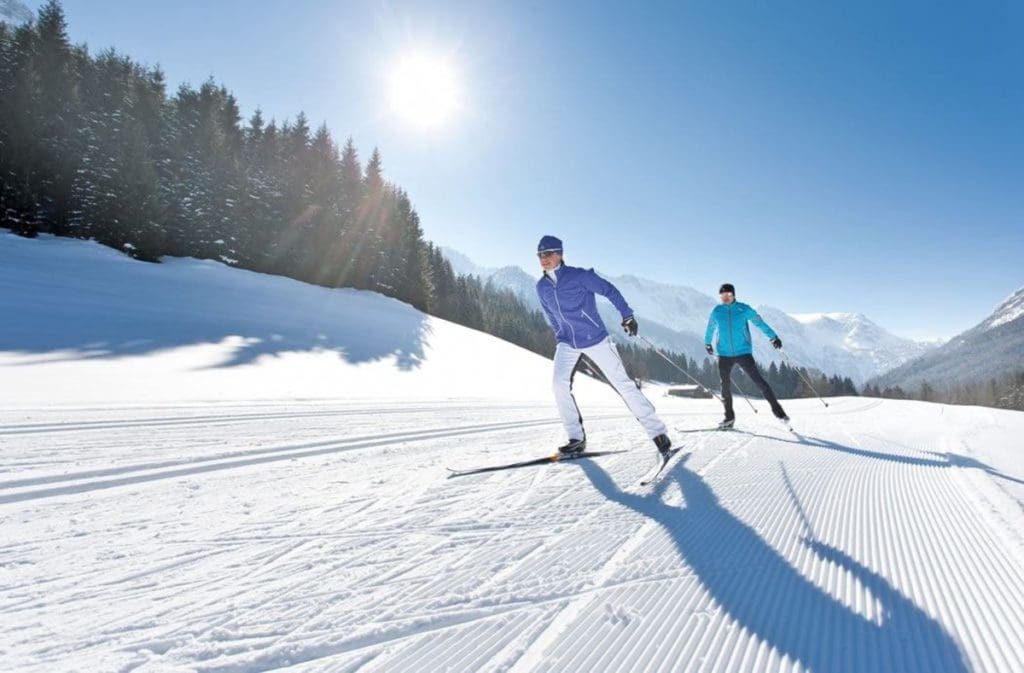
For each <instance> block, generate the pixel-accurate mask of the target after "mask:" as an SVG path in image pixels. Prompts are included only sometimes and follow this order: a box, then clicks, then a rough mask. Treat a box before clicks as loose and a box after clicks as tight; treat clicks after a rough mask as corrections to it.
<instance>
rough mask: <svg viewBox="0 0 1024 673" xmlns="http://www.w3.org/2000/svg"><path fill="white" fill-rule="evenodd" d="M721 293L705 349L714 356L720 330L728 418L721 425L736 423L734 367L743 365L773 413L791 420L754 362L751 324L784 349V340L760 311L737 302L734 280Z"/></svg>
mask: <svg viewBox="0 0 1024 673" xmlns="http://www.w3.org/2000/svg"><path fill="white" fill-rule="evenodd" d="M718 296H719V297H720V298H721V300H722V303H721V304H719V305H718V306H716V307H715V308H713V309H711V315H710V316H709V317H708V329H707V331H706V332H705V333H704V348H705V349H707V352H708V355H714V354H715V349H714V348H713V347H712V345H711V340H712V338H713V337H714V335H715V332H716V331H717V332H718V342H717V344H716V345H717V346H718V376H719V378H721V380H722V401H723V402H724V403H725V420H723V421H722V422H721V423H719V424H718V427H719V428H722V429H723V430H725V429H728V428H731V427H732V426H733V424H734V423H735V422H736V413H735V412H734V411H733V408H732V379H731V374H732V368H733V366H734V365H739V366H740V367H742V368H743V371H745V372H746V373H747V376H749V377H750V380H751V381H753V382H754V385H756V386H757V387H758V388H760V389H761V393H762V394H763V395H764V398H765V399H766V400H768V404H770V405H771V407H772V413H773V414H775V417H776V418H778V419H781V420H782V421H785V422H789V416H787V415H786V412H785V411H783V409H782V405H780V404H779V400H778V398H777V397H775V392H774V391H773V390H772V388H771V386H769V385H768V382H767V381H765V380H764V377H763V376H761V372H759V371H758V370H757V363H756V362H754V355H753V353H754V347H753V344H752V343H751V341H750V327H749V325H748V323H754V325H756V326H757V328H758V329H760V330H761V331H762V332H764V333H765V336H767V337H768V338H769V339H771V343H772V345H773V346H775V347H776V348H782V340H781V339H780V338H779V336H778V335H777V334H776V333H775V330H773V329H772V328H771V327H769V326H768V323H766V322H765V321H764V320H762V319H761V316H759V315H758V314H757V311H755V310H754V309H752V308H751V307H750V306H748V305H747V304H744V303H743V302H738V301H736V288H734V287H733V286H732V284H731V283H725V284H723V285H722V287H720V288H719V289H718Z"/></svg>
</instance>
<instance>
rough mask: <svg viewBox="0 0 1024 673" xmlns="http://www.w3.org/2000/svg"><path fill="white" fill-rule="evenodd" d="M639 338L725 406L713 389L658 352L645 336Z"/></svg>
mask: <svg viewBox="0 0 1024 673" xmlns="http://www.w3.org/2000/svg"><path fill="white" fill-rule="evenodd" d="M637 337H638V338H639V339H640V340H641V341H643V342H644V343H645V344H647V345H648V346H650V347H651V350H653V351H654V352H655V353H657V354H658V355H660V356H661V357H663V358H665V359H666V360H668V363H669V364H670V365H672V366H673V367H675V368H676V369H678V370H679V371H681V372H682V373H683V374H686V377H687V378H688V379H690V380H691V381H693V382H694V383H696V384H697V386H698V387H699V388H703V389H704V390H706V391H708V392H709V393H711V394H712V395H714V396H715V399H716V400H718V401H719V402H721V403H722V404H725V402H724V401H723V400H722V398H721V397H719V396H718V394H717V393H716V392H715V391H714V390H711V389H710V388H708V387H707V386H706V385H704V384H703V383H701V382H700V381H698V380H697V379H695V378H693V376H691V375H690V372H688V371H686V370H685V369H683V368H682V367H680V366H679V365H677V364H676V363H675V362H672V358H670V357H669V356H667V355H665V354H664V353H662V352H661V351H660V350H658V347H657V346H655V345H654V344H652V343H651V342H650V341H648V340H647V337H643V336H640V335H639V334H638V335H637Z"/></svg>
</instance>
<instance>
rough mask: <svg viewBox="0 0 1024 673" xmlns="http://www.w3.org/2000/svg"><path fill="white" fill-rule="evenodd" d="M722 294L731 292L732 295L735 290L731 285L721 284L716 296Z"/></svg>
mask: <svg viewBox="0 0 1024 673" xmlns="http://www.w3.org/2000/svg"><path fill="white" fill-rule="evenodd" d="M723 292H732V293H733V294H736V288H734V287H733V286H732V283H722V287H720V288H718V294H722V293H723Z"/></svg>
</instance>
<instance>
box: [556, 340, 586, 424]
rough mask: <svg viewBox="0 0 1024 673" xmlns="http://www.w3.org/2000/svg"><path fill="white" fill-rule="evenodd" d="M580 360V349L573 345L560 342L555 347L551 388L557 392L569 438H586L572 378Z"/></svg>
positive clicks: (560, 412)
mask: <svg viewBox="0 0 1024 673" xmlns="http://www.w3.org/2000/svg"><path fill="white" fill-rule="evenodd" d="M579 361H580V351H578V350H576V349H575V348H573V347H572V346H570V345H568V344H564V343H561V342H560V343H559V344H558V345H557V346H556V347H555V368H554V375H553V376H552V379H551V389H552V391H553V392H554V393H555V404H557V405H558V415H559V416H561V417H562V425H563V426H565V434H566V435H568V436H569V439H586V436H587V435H586V432H584V430H583V416H582V415H581V414H580V408H579V407H578V406H576V398H575V397H573V394H572V378H573V375H574V374H575V373H576V365H577V364H578V363H579Z"/></svg>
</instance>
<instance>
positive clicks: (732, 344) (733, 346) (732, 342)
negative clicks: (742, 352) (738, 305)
mask: <svg viewBox="0 0 1024 673" xmlns="http://www.w3.org/2000/svg"><path fill="white" fill-rule="evenodd" d="M725 310H726V312H727V313H728V314H729V347H730V348H731V350H732V354H733V355H736V340H735V339H734V338H733V335H732V305H731V304H730V305H728V306H726V307H725Z"/></svg>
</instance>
